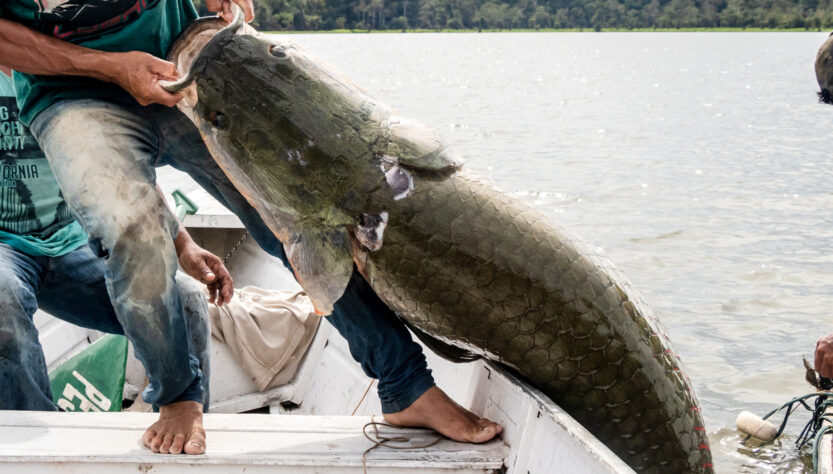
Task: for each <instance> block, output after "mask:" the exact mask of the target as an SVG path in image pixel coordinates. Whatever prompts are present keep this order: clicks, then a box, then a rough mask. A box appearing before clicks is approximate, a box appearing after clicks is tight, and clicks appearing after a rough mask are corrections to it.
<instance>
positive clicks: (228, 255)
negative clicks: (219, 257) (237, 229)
mask: <svg viewBox="0 0 833 474" xmlns="http://www.w3.org/2000/svg"><path fill="white" fill-rule="evenodd" d="M248 236H249V231H247V230H244V231H243V237H240V240H238V241H237V243H236V244H234V247H232V248H231V250H229V253H227V254H226V256H225V257H223V265H225V264H226V263H228V261H229V260H230V259H231V257H233V256H234V254H235V253H237V249H239V248H240V246H241V245H243V242H244V241H245V240H246V237H248Z"/></svg>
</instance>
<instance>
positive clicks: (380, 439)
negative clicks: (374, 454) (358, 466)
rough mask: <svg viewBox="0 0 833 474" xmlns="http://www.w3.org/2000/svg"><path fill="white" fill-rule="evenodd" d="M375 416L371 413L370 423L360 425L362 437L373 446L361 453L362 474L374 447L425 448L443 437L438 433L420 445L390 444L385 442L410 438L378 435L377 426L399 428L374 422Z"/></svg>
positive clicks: (405, 440)
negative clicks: (371, 428)
mask: <svg viewBox="0 0 833 474" xmlns="http://www.w3.org/2000/svg"><path fill="white" fill-rule="evenodd" d="M375 416H376V415H371V416H370V423H367V424H365V425H364V427H362V433H363V434H364V437H365V438H367V439H368V440H369V441H370V442H371V443H373V446H371V447H369V448H367V449H366V450H365V451H364V452H363V453H362V469H364V474H367V453H369V452H371V451H373V450H374V449H376V448H378V447H379V446H384V447H386V448H391V449H426V448H430V447H431V446H434V445H435V444H437V443H439V442H440V441H442V439H443V437H442V436H441V435H440V436H437V439H435V440H434V441H431V442H430V443H426V444H423V445H421V446H413V445H409V446H390V445H388V444H387V443H390V442H395V443H407V442H409V441H411V439H410V438H408V437H407V436H394V437H392V438H386V437H384V436H382V435H380V434H379V426H385V427H388V428H399V426H395V425H391V424H388V423H379V422H376V421H374V420H373V418H374V417H375ZM369 426H372V427H373V431H374V433H373V436H375V439H374V438H372V437H371V435H369V434H368V433H367V428H368V427H369Z"/></svg>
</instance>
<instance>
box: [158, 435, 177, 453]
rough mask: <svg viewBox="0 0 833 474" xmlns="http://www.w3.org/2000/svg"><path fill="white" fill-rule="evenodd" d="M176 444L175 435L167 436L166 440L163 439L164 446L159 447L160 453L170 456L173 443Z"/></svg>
mask: <svg viewBox="0 0 833 474" xmlns="http://www.w3.org/2000/svg"><path fill="white" fill-rule="evenodd" d="M173 442H174V435H172V434H166V435H165V437H164V438H162V445H161V446H159V452H160V453H162V454H168V453H169V452H170V451H171V443H173Z"/></svg>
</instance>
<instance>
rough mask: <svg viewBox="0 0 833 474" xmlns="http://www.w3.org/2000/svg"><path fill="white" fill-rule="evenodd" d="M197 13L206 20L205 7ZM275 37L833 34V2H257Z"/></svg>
mask: <svg viewBox="0 0 833 474" xmlns="http://www.w3.org/2000/svg"><path fill="white" fill-rule="evenodd" d="M195 3H196V4H197V7H198V8H199V9H200V10H201V12H202V13H203V14H208V12H207V11H206V10H205V8H204V5H203V2H202V1H201V0H197V1H196V2H195ZM254 3H255V8H256V15H257V16H256V18H255V22H254V26H255V27H256V28H258V29H259V30H262V31H269V30H338V29H348V30H361V31H368V30H403V31H405V30H409V29H429V30H440V29H478V30H484V29H490V30H512V29H542V28H570V29H591V30H601V29H604V28H622V29H644V28H649V29H650V28H719V27H721V28H804V29H813V30H816V29H830V28H831V27H833V0H584V1H582V0H254Z"/></svg>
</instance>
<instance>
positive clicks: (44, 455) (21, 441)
mask: <svg viewBox="0 0 833 474" xmlns="http://www.w3.org/2000/svg"><path fill="white" fill-rule="evenodd" d="M155 419H156V415H154V414H151V413H46V412H13V411H6V412H0V471H3V470H4V469H3V467H2V466H3V465H4V464H5V465H7V466H9V465H11V466H13V469H14V472H17V471H18V470H19V469H18V467H23V466H29V467H30V468H31V467H32V466H35V465H38V466H41V467H43V466H50V465H51V463H61V465H96V464H107V465H115V464H118V465H121V466H123V467H126V465H133V466H136V467H138V468H139V469H140V471H141V466H143V465H150V466H154V467H159V466H160V465H178V464H179V465H181V464H185V465H190V466H204V467H209V466H215V467H217V466H238V467H239V466H268V467H271V468H292V470H291V472H296V471H295V470H294V469H295V468H322V469H323V468H335V469H337V471H336V472H342V469H353V468H358V469H361V466H362V459H361V456H362V453H363V452H364V451H365V450H366V449H367V448H369V447H371V446H373V444H372V443H371V442H370V441H368V440H367V439H366V438H365V437H364V435H363V434H362V428H363V426H364V425H365V423H368V422H369V421H370V417H347V416H342V417H314V416H299V415H292V416H288V415H222V414H208V415H206V419H205V427H206V431H207V432H208V441H209V445H208V449H207V452H206V454H205V455H203V456H185V455H180V456H165V455H159V454H153V453H151V452H150V451H149V450H147V449H145V448H144V447H142V446H141V445H140V444H139V438H140V436H141V435H142V433H143V432H144V430H145V429H146V428H147V427H148V426H149V425H150V424H152V423H153V422H154V421H155ZM378 420H379V419H378V417H377V421H378ZM379 431H380V433H381V434H382V436H386V437H392V436H405V437H408V438H409V439H410V445H422V444H427V443H428V442H430V441H433V440H434V439H435V437H436V434H434V433H433V432H431V431H429V430H420V429H392V428H386V427H380V428H379ZM406 444H408V443H406ZM505 452H506V446H505V445H504V444H503V442H502V441H499V440H497V441H494V442H490V443H486V444H482V445H474V444H463V443H455V442H453V441H449V440H443V441H441V442H440V443H438V444H437V445H435V446H433V447H431V448H430V449H413V450H394V449H388V448H385V447H380V448H377V449H375V450H374V451H372V452H371V453H370V454H368V457H367V459H368V467H369V468H373V467H375V468H384V469H386V470H388V469H393V470H397V469H415V468H421V467H425V468H430V469H439V470H448V469H463V470H470V471H472V472H489V471H491V470H496V469H500V468H501V466H502V465H503V457H504V455H505ZM56 466H57V465H56ZM84 472H91V471H89V470H85V471H84ZM153 472H157V471H153ZM160 472H161V471H160ZM166 472H167V471H166ZM172 472H173V471H172ZM200 472H202V471H200ZM385 472H387V471H385Z"/></svg>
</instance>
